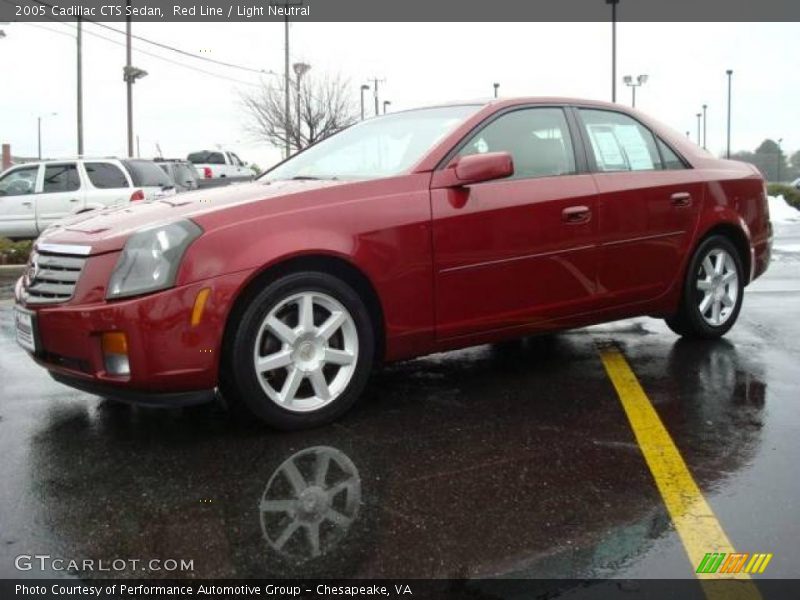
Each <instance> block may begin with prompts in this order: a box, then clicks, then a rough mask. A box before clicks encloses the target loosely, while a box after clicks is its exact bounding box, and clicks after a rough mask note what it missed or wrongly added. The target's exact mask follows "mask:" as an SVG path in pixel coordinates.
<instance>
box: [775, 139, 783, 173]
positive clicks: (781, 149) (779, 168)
mask: <svg viewBox="0 0 800 600" xmlns="http://www.w3.org/2000/svg"><path fill="white" fill-rule="evenodd" d="M782 143H783V138H778V177H777V178H776V180H775V183H780V182H781V166H782V164H783V148H781V144H782Z"/></svg>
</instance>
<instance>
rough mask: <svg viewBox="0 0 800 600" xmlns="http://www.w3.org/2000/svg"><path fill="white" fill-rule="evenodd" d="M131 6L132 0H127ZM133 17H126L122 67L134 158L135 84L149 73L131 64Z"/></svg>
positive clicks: (130, 141)
mask: <svg viewBox="0 0 800 600" xmlns="http://www.w3.org/2000/svg"><path fill="white" fill-rule="evenodd" d="M125 4H126V6H128V7H130V5H131V0H125ZM131 52H132V49H131V18H130V16H127V17H125V67H124V68H123V69H122V80H123V81H124V82H125V84H126V91H127V96H128V158H133V84H134V83H136V80H137V79H141V78H142V77H144V76H145V75H147V71H145V70H144V69H138V68H136V67H134V66H133V65H132V64H131Z"/></svg>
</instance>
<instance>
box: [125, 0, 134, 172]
mask: <svg viewBox="0 0 800 600" xmlns="http://www.w3.org/2000/svg"><path fill="white" fill-rule="evenodd" d="M125 6H126V7H127V8H128V13H130V7H131V0H125ZM132 68H133V65H131V17H130V14H129V15H128V16H127V17H125V71H126V73H125V74H126V78H125V85H126V93H127V95H128V158H133V81H134V80H133V78H132V77H131V70H132Z"/></svg>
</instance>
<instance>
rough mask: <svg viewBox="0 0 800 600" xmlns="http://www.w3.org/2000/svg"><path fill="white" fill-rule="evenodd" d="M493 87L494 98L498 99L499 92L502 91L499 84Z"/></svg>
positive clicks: (494, 84)
mask: <svg viewBox="0 0 800 600" xmlns="http://www.w3.org/2000/svg"><path fill="white" fill-rule="evenodd" d="M492 87H493V88H494V97H495V98H497V90H498V89H500V84H499V83H493V84H492Z"/></svg>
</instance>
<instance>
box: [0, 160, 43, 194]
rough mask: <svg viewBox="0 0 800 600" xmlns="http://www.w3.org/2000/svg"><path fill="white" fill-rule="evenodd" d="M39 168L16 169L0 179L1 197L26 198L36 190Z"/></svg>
mask: <svg viewBox="0 0 800 600" xmlns="http://www.w3.org/2000/svg"><path fill="white" fill-rule="evenodd" d="M38 173H39V166H38V165H37V166H34V167H22V168H20V169H14V170H13V171H10V172H8V173H6V174H5V175H3V177H2V178H0V196H25V195H27V194H32V193H33V192H34V190H35V188H36V175H37V174H38Z"/></svg>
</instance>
